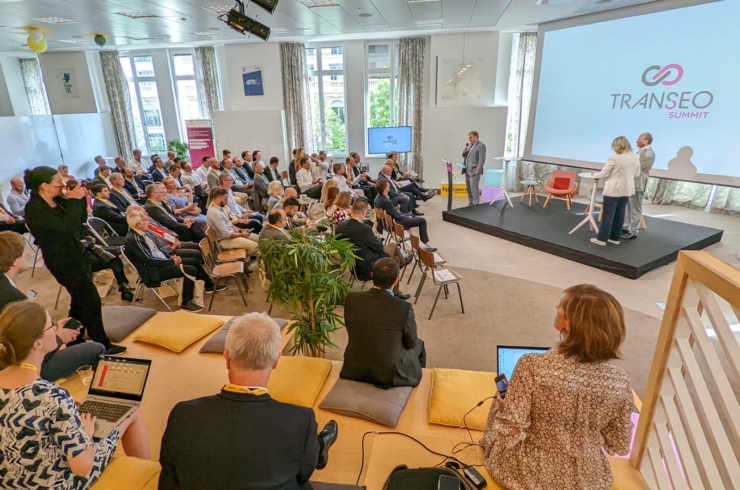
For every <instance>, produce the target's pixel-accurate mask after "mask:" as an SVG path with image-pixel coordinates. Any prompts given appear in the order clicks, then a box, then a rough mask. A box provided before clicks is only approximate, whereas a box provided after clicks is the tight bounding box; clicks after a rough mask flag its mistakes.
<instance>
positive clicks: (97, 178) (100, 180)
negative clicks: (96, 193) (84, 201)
mask: <svg viewBox="0 0 740 490" xmlns="http://www.w3.org/2000/svg"><path fill="white" fill-rule="evenodd" d="M108 180H110V175H109V176H108ZM92 183H93V185H104V186H106V187H110V186H109V185H108V183H107V182H106V181H104V180H103V177H101V176H100V175H97V174H96V176H95V178H94V179H93V180H92Z"/></svg>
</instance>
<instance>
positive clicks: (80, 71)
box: [39, 51, 98, 114]
mask: <svg viewBox="0 0 740 490" xmlns="http://www.w3.org/2000/svg"><path fill="white" fill-rule="evenodd" d="M39 61H40V62H41V71H42V73H43V74H44V84H45V85H46V93H47V95H48V97H49V106H50V107H51V113H52V114H83V113H91V112H98V106H97V103H96V101H95V93H94V92H93V87H92V81H91V79H90V69H89V66H88V63H87V57H86V56H85V53H84V51H69V52H55V53H43V54H41V55H39ZM69 68H71V69H73V70H74V72H75V78H77V85H78V91H79V94H80V96H79V97H70V98H65V97H62V90H63V89H62V82H61V78H60V76H59V73H58V71H57V70H60V69H69Z"/></svg>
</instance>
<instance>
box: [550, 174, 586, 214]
mask: <svg viewBox="0 0 740 490" xmlns="http://www.w3.org/2000/svg"><path fill="white" fill-rule="evenodd" d="M545 190H546V191H547V192H548V194H547V200H546V201H545V204H544V205H543V206H542V207H543V208H546V207H547V204H548V203H549V202H550V199H551V198H552V197H553V196H555V197H561V198H565V206H566V207H567V208H568V211H570V205H571V204H572V201H571V197H574V196H575V195H576V194H577V193H578V184H576V173H575V172H571V171H567V170H554V171H553V172H552V176H551V177H550V182H548V183H547V184H545Z"/></svg>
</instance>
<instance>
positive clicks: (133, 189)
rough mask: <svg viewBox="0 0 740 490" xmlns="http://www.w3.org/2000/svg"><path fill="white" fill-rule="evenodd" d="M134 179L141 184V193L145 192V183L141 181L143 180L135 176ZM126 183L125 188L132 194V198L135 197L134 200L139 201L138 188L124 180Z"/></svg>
mask: <svg viewBox="0 0 740 490" xmlns="http://www.w3.org/2000/svg"><path fill="white" fill-rule="evenodd" d="M133 178H134V180H135V181H136V183H137V184H139V187H140V188H141V192H144V190H145V187H144V183H143V182H142V181H141V179H140V178H139V176H138V175H134V177H133ZM124 181H125V182H126V183H125V184H123V187H125V188H126V190H127V191H128V193H129V194H131V197H133V198H134V199H138V198H139V193H138V192H136V186H135V185H134V184H132V183H131V182H129V181H128V180H126V179H124Z"/></svg>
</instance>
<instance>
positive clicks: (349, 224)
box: [336, 199, 414, 299]
mask: <svg viewBox="0 0 740 490" xmlns="http://www.w3.org/2000/svg"><path fill="white" fill-rule="evenodd" d="M367 208H368V204H367V202H365V201H363V200H362V199H357V200H356V201H355V202H354V204H352V216H351V218H350V219H348V220H346V221H342V222H341V223H339V225H337V232H336V233H337V235H341V238H347V239H348V240H349V241H350V242H352V244H353V245H354V246H355V247H357V249H358V250H357V251H355V255H357V256H358V257H359V259H358V260H357V262H355V274H356V275H357V279H359V280H360V281H363V282H364V281H369V280H370V279H371V278H372V272H373V266H374V265H375V263H376V262H377V261H378V260H380V259H382V258H385V257H392V258H393V260H395V261H396V263H397V264H398V267H399V268H403V267H406V266H407V265H408V264H410V263H411V261H413V260H414V257H413V255H409V256H408V257H405V256H404V255H403V254H402V253H401V250H400V249H399V247H398V244H396V243H395V242H393V241H391V242H389V243H388V245H386V246H385V247H383V243H382V242H381V241H380V239H379V238H378V237H377V236H375V233H373V229H372V228H371V227H370V226H368V225H367V224H366V223H363V220H364V219H365V215H366V214H367ZM393 294H395V295H396V297H398V298H401V299H409V298H410V297H411V295H410V294H406V293H402V292H401V291H400V290H399V288H398V283H396V285H395V286H394V288H393Z"/></svg>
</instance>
